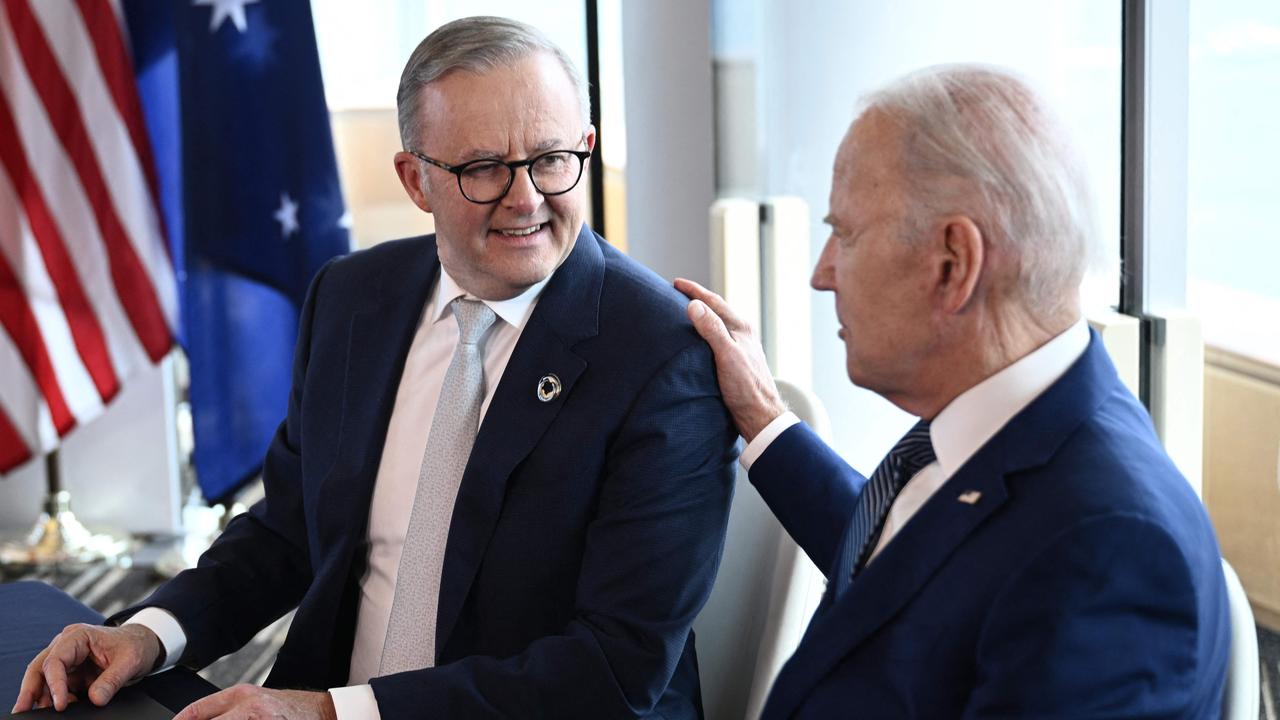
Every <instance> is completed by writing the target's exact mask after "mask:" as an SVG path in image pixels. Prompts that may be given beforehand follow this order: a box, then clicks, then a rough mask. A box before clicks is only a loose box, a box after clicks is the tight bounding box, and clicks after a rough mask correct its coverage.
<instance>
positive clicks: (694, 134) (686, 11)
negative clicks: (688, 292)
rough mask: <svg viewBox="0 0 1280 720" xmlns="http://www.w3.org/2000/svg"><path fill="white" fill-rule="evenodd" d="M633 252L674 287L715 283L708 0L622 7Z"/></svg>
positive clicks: (655, 0)
mask: <svg viewBox="0 0 1280 720" xmlns="http://www.w3.org/2000/svg"><path fill="white" fill-rule="evenodd" d="M622 48H623V77H624V82H625V85H626V117H627V121H626V122H627V168H626V179H627V244H628V249H629V252H630V254H631V256H632V257H634V258H635V259H636V260H639V261H640V262H642V263H644V264H645V265H647V266H649V267H650V268H653V270H655V271H656V272H657V273H658V274H659V275H662V276H663V277H665V278H668V279H671V278H674V277H676V276H683V277H687V278H690V279H692V280H697V281H698V282H701V283H707V282H709V280H710V274H711V271H710V268H711V261H710V255H709V251H708V245H707V238H708V235H709V232H710V225H709V220H708V212H709V211H710V208H711V202H712V200H713V199H714V198H715V148H714V146H713V144H712V143H713V142H714V138H713V136H712V125H713V122H712V87H711V9H710V2H709V0H693V1H682V0H651V1H646V2H625V3H623V5H622Z"/></svg>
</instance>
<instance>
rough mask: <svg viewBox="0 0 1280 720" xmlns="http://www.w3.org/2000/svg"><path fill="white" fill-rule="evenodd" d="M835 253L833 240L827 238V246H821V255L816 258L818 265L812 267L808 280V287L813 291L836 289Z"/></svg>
mask: <svg viewBox="0 0 1280 720" xmlns="http://www.w3.org/2000/svg"><path fill="white" fill-rule="evenodd" d="M835 253H836V243H835V238H834V237H829V238H827V244H826V245H823V246H822V254H821V255H819V256H818V264H817V265H814V266H813V276H812V277H810V278H809V285H810V286H811V287H812V288H813V289H814V290H835V289H836V282H835V281H836V268H835Z"/></svg>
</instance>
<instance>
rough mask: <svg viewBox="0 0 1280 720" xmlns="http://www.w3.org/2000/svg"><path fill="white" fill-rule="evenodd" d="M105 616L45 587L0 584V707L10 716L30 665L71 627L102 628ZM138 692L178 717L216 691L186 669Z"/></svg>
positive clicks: (147, 682)
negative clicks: (187, 708) (62, 632)
mask: <svg viewBox="0 0 1280 720" xmlns="http://www.w3.org/2000/svg"><path fill="white" fill-rule="evenodd" d="M102 619H103V618H102V616H101V615H99V614H98V613H96V612H94V611H93V610H90V609H89V608H88V607H85V606H84V605H83V604H81V603H80V601H78V600H76V599H75V598H73V597H71V596H70V595H67V594H66V593H64V592H62V591H61V590H59V589H57V588H55V587H53V586H52V585H46V584H45V583H42V582H14V583H4V584H0V706H3V707H2V708H0V709H2V710H4V711H6V712H7V711H8V709H9V708H10V707H12V706H13V701H14V700H15V699H17V697H18V688H19V686H20V685H21V684H22V674H23V672H24V671H25V670H26V668H27V663H29V662H31V658H33V657H35V656H36V653H38V652H40V651H41V650H43V649H44V647H45V646H46V645H48V644H49V641H50V640H52V639H53V636H54V635H57V634H58V633H59V632H61V631H62V628H64V627H66V626H67V625H70V624H71V623H77V622H83V623H94V624H98V623H101V622H102ZM137 687H138V689H140V690H142V691H143V692H145V693H146V694H147V695H150V696H151V697H152V698H153V699H155V700H156V701H158V702H159V703H160V704H161V705H164V706H165V707H167V708H169V709H170V710H172V711H173V712H175V713H176V712H178V711H179V710H181V709H182V708H184V707H186V706H187V705H189V704H190V703H191V702H193V701H195V700H196V699H198V698H201V697H204V696H205V695H209V694H210V693H214V692H217V691H218V688H217V687H216V686H214V685H213V684H211V683H209V682H208V681H206V680H205V679H204V678H201V677H200V676H199V675H196V674H195V673H194V672H192V671H191V670H189V669H187V668H174V669H173V670H170V671H168V672H164V673H160V674H159V675H153V676H151V677H149V678H147V679H145V680H143V681H142V682H140V683H138V686H137Z"/></svg>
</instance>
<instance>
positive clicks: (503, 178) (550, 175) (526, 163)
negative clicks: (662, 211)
mask: <svg viewBox="0 0 1280 720" xmlns="http://www.w3.org/2000/svg"><path fill="white" fill-rule="evenodd" d="M409 152H410V153H411V154H413V156H414V157H416V158H418V159H419V160H421V161H423V162H425V163H429V164H431V165H435V166H436V167H438V168H440V169H441V170H446V171H448V172H451V173H453V174H454V175H456V176H457V178H458V189H459V190H461V191H462V197H464V198H466V199H468V200H470V201H471V202H473V203H477V204H480V205H488V204H490V203H496V202H498V201H499V200H501V199H502V198H504V197H506V196H507V192H508V191H509V190H511V183H512V182H514V181H515V177H516V169H517V168H522V167H523V168H526V169H527V171H528V173H529V179H530V180H531V181H532V182H533V187H534V189H535V190H537V191H538V192H539V193H541V194H542V195H543V196H546V197H550V196H553V195H563V194H565V193H567V192H569V191H570V190H572V189H574V188H575V187H577V185H578V181H579V180H581V179H582V167H583V165H585V164H586V162H587V158H589V157H591V151H590V150H552V151H551V152H545V153H542V154H541V155H534V156H533V157H531V158H526V159H524V160H512V161H511V162H506V161H504V160H493V159H490V158H482V159H480V160H471V161H469V162H464V163H461V164H459V165H450V164H448V163H445V162H441V161H439V160H436V159H435V158H429V157H427V156H426V155H423V154H422V153H420V152H418V151H417V150H410V151H409Z"/></svg>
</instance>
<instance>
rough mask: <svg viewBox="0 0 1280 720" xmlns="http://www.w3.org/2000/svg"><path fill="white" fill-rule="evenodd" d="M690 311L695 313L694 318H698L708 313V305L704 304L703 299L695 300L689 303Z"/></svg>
mask: <svg viewBox="0 0 1280 720" xmlns="http://www.w3.org/2000/svg"><path fill="white" fill-rule="evenodd" d="M689 312H690V314H692V315H693V319H694V320H697V319H698V318H700V317H702V316H703V315H706V314H707V306H706V305H703V304H702V301H701V300H694V301H693V302H691V303H689Z"/></svg>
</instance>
